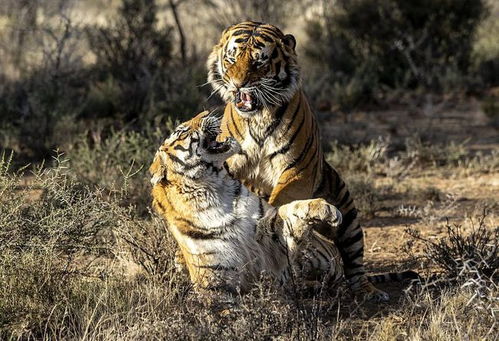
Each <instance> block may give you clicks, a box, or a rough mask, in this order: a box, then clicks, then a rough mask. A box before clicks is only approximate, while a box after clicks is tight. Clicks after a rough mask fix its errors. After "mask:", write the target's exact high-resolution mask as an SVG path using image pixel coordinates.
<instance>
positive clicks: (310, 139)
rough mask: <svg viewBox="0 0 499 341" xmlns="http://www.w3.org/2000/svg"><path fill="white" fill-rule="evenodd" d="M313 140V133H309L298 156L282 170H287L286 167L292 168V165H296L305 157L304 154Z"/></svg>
mask: <svg viewBox="0 0 499 341" xmlns="http://www.w3.org/2000/svg"><path fill="white" fill-rule="evenodd" d="M313 140H314V136H313V135H309V136H308V139H307V143H306V144H305V147H304V148H303V150H302V151H301V153H300V155H298V157H297V158H296V159H294V160H293V162H291V163H290V164H289V165H288V166H287V167H286V169H284V172H285V171H287V170H288V169H291V168H293V167H294V166H296V165H297V164H298V163H299V162H301V161H302V160H303V159H304V158H305V156H306V154H307V152H308V151H309V148H310V145H311V144H312V142H313Z"/></svg>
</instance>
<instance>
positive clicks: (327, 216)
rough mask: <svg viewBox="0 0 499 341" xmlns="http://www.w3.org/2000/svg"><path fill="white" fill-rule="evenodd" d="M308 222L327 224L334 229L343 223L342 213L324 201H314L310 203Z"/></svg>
mask: <svg viewBox="0 0 499 341" xmlns="http://www.w3.org/2000/svg"><path fill="white" fill-rule="evenodd" d="M307 220H308V222H309V224H316V223H320V222H322V223H327V224H328V225H330V226H332V227H338V226H340V224H341V221H342V215H341V212H340V211H339V210H338V209H337V208H336V207H335V206H334V205H331V204H329V203H328V202H327V201H326V200H324V199H313V200H310V202H309V203H308V215H307Z"/></svg>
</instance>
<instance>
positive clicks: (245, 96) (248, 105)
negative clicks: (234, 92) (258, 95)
mask: <svg viewBox="0 0 499 341" xmlns="http://www.w3.org/2000/svg"><path fill="white" fill-rule="evenodd" d="M240 100H241V101H240V102H238V103H236V106H237V107H238V108H243V107H244V109H246V110H251V109H252V107H253V105H252V97H251V95H250V94H249V93H246V92H241V93H240Z"/></svg>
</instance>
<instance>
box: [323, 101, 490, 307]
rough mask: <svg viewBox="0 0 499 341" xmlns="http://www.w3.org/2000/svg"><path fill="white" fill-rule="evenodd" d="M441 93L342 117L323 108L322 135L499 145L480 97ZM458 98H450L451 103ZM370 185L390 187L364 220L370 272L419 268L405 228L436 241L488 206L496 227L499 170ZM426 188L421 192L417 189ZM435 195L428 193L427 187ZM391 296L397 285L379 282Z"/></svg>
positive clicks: (475, 148)
mask: <svg viewBox="0 0 499 341" xmlns="http://www.w3.org/2000/svg"><path fill="white" fill-rule="evenodd" d="M451 103H452V101H451V99H449V100H446V99H443V101H441V102H440V103H438V104H434V99H432V98H428V99H427V101H426V103H424V104H419V105H416V104H411V103H410V101H409V103H408V101H406V103H405V104H404V105H400V108H399V109H393V110H380V111H371V112H370V111H363V112H358V113H356V114H354V115H350V116H348V117H345V116H343V115H341V114H323V115H321V116H320V117H321V119H322V120H323V121H324V127H326V128H325V129H323V136H324V138H325V139H326V140H333V139H340V140H342V139H343V140H344V141H348V142H350V143H363V142H366V141H369V140H372V139H376V138H379V137H380V136H381V137H382V138H385V139H388V140H389V141H390V142H391V145H393V146H395V148H397V145H403V143H404V140H405V139H406V138H409V137H411V136H420V137H421V138H422V139H424V140H426V141H430V142H431V143H436V144H437V143H438V144H448V143H463V142H465V145H466V148H467V149H468V150H469V152H470V154H471V155H473V154H476V153H477V152H482V153H491V152H492V151H495V152H497V151H499V130H498V128H497V127H494V125H493V124H491V122H490V119H489V117H487V116H486V115H485V114H484V113H483V111H482V110H481V107H480V102H479V101H477V100H473V99H471V100H469V101H466V102H463V103H459V104H457V105H456V104H451ZM454 103H455V102H454ZM372 180H373V182H374V185H375V188H380V189H381V188H387V187H388V188H390V190H389V191H388V193H384V194H382V195H381V196H380V198H381V199H380V200H381V202H379V203H378V207H379V209H377V210H376V212H375V214H374V216H373V217H371V218H369V219H363V221H362V222H361V223H362V225H363V227H364V231H365V263H366V266H367V269H368V271H370V272H372V273H378V272H386V271H401V270H405V269H412V270H416V271H418V270H419V271H424V270H423V269H421V266H422V265H421V264H418V262H417V261H415V260H414V256H416V257H417V256H418V255H422V253H423V252H424V248H423V245H422V243H419V242H417V241H416V242H413V243H412V244H411V245H408V241H409V240H411V238H410V237H409V235H408V234H407V233H406V232H405V231H406V230H407V229H413V230H417V231H419V232H420V234H421V235H422V236H424V237H427V238H430V239H435V240H438V238H440V237H442V236H444V235H445V233H446V222H448V223H449V224H461V225H464V226H469V225H470V219H472V220H473V221H474V222H475V223H476V221H477V218H476V217H477V216H479V215H480V214H482V212H483V210H484V209H486V210H487V212H488V214H487V218H486V221H487V222H488V226H491V227H495V226H499V173H498V172H497V171H494V172H480V171H477V172H476V171H475V172H472V173H471V174H467V173H465V172H464V173H463V172H460V171H459V170H458V169H456V170H453V169H451V168H443V169H439V168H429V169H422V170H417V171H411V172H410V173H409V174H407V175H406V176H404V177H400V178H393V177H388V176H376V177H375V178H374V179H372ZM425 191H427V192H429V193H430V194H429V195H426V197H425V195H418V194H415V192H423V193H424V192H425ZM433 192H435V193H438V194H436V195H435V196H432V195H431V193H433ZM379 287H380V288H383V289H384V290H386V291H388V292H389V293H390V294H391V296H392V297H393V298H394V299H395V300H396V299H397V297H399V296H400V295H401V293H402V289H403V287H402V286H400V285H396V284H392V285H379Z"/></svg>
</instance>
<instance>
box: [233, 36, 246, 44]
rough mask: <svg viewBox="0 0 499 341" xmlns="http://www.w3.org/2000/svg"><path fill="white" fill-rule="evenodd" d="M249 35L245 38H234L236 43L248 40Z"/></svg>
mask: <svg viewBox="0 0 499 341" xmlns="http://www.w3.org/2000/svg"><path fill="white" fill-rule="evenodd" d="M248 39H249V37H247V38H237V39H236V40H234V41H235V42H236V43H238V44H239V43H246V42H247V41H248Z"/></svg>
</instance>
